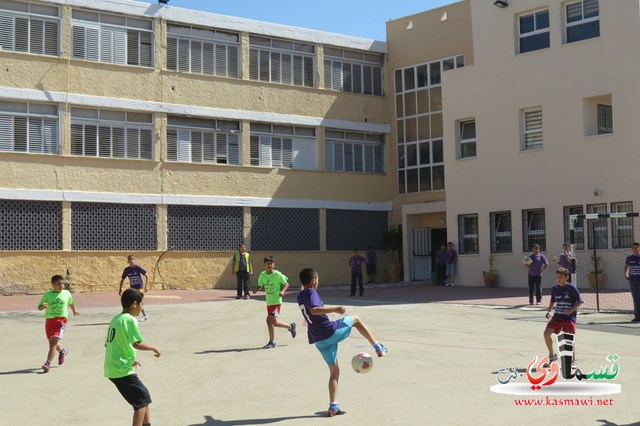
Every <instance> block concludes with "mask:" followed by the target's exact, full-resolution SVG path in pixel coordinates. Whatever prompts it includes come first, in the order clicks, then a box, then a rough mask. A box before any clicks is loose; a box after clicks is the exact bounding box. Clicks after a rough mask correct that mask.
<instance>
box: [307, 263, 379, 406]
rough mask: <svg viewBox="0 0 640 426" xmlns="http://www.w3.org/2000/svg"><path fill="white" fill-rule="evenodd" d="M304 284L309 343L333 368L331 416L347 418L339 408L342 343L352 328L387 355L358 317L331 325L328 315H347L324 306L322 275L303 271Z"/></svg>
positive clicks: (341, 310)
mask: <svg viewBox="0 0 640 426" xmlns="http://www.w3.org/2000/svg"><path fill="white" fill-rule="evenodd" d="M300 283H301V284H302V290H301V291H300V293H298V305H299V306H300V309H301V310H302V316H303V317H304V319H305V320H306V321H307V324H309V327H308V331H307V333H308V336H309V343H310V344H311V343H315V344H316V347H317V348H318V350H319V351H320V354H322V357H323V358H324V360H325V362H326V363H327V365H328V366H329V409H328V410H327V415H328V416H329V417H333V416H335V415H339V414H344V413H345V412H344V411H342V410H340V407H339V405H338V402H337V401H338V381H339V379H340V367H339V366H338V343H340V342H341V341H343V340H345V339H346V338H347V337H349V334H351V328H352V327H355V328H357V329H358V331H359V332H360V334H361V335H362V336H363V337H364V338H365V339H367V340H368V341H369V343H371V346H373V349H374V350H375V351H376V354H377V355H378V356H379V357H381V356H384V355H385V354H386V353H387V348H385V347H384V346H383V345H382V344H381V343H380V342H378V341H377V340H376V339H375V337H373V334H371V332H370V331H369V329H368V328H367V326H366V325H365V324H364V322H362V320H361V319H360V318H359V317H358V316H357V315H352V316H345V317H342V318H340V319H338V320H337V321H331V320H330V319H329V317H328V316H327V314H329V313H334V312H335V313H338V314H344V313H345V312H346V308H345V307H344V306H324V303H323V302H322V299H320V295H319V294H318V292H317V291H316V289H317V288H318V285H319V278H318V273H317V272H316V271H315V270H314V269H311V268H305V269H303V270H302V271H300Z"/></svg>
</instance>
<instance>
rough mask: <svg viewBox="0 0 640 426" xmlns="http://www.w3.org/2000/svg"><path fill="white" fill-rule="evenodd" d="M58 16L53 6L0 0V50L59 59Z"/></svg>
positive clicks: (57, 11)
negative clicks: (57, 57)
mask: <svg viewBox="0 0 640 426" xmlns="http://www.w3.org/2000/svg"><path fill="white" fill-rule="evenodd" d="M59 13H60V12H59V9H58V7H56V6H46V5H43V4H37V3H31V2H22V1H21V2H18V1H12V0H0V50H10V51H14V52H27V53H34V54H38V55H51V56H58V55H59V45H60V30H59V29H60V19H59Z"/></svg>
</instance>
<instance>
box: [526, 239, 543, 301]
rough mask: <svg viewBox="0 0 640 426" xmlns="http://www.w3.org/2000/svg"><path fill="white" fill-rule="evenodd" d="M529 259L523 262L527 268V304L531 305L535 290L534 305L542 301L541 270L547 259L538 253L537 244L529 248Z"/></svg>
mask: <svg viewBox="0 0 640 426" xmlns="http://www.w3.org/2000/svg"><path fill="white" fill-rule="evenodd" d="M529 259H531V262H526V263H525V264H524V267H525V268H528V269H529V273H528V277H529V304H530V305H533V293H534V290H535V294H536V305H539V304H540V303H541V302H542V272H543V271H544V270H545V269H546V267H547V265H549V261H548V260H547V258H546V257H544V255H543V254H542V253H540V246H539V245H538V244H534V245H533V247H532V248H531V254H530V255H529Z"/></svg>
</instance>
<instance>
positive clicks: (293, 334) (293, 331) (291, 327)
mask: <svg viewBox="0 0 640 426" xmlns="http://www.w3.org/2000/svg"><path fill="white" fill-rule="evenodd" d="M289 332H290V333H291V337H293V338H294V339H295V338H296V334H298V333H296V323H295V322H292V323H291V324H289Z"/></svg>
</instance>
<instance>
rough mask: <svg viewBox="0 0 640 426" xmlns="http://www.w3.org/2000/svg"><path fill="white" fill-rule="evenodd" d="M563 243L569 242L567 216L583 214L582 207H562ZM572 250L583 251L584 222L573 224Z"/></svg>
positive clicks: (569, 232) (569, 229)
mask: <svg viewBox="0 0 640 426" xmlns="http://www.w3.org/2000/svg"><path fill="white" fill-rule="evenodd" d="M563 210H564V215H563V216H564V241H565V242H569V241H571V226H570V222H569V216H571V215H576V214H584V208H583V207H582V206H566V207H564V209H563ZM573 233H574V235H573V248H574V250H584V221H582V220H579V221H577V222H576V223H575V224H574V229H573Z"/></svg>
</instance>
